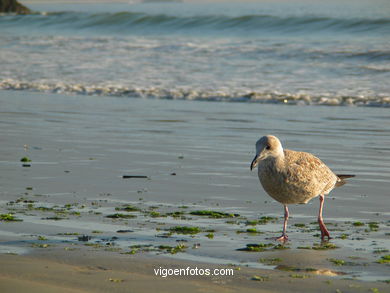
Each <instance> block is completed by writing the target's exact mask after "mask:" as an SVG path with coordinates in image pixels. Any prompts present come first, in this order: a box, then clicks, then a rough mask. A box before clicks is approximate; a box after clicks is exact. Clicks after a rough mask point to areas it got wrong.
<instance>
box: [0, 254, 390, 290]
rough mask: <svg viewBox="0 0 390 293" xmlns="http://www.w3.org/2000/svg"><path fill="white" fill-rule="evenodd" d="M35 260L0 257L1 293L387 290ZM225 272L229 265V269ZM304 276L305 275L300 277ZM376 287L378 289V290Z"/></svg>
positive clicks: (277, 274)
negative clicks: (159, 273) (167, 273)
mask: <svg viewBox="0 0 390 293" xmlns="http://www.w3.org/2000/svg"><path fill="white" fill-rule="evenodd" d="M45 252H46V253H44V254H42V253H40V254H39V255H36V256H33V257H31V256H29V257H27V256H16V255H4V254H3V255H1V256H0V260H1V263H2V266H1V268H0V290H1V292H4V293H8V292H26V291H28V292H32V293H34V292H54V291H55V292H61V293H62V292H64V293H65V292H133V291H135V292H155V291H158V292H182V291H183V290H184V289H185V290H186V292H239V291H240V292H243V291H245V292H302V288H305V292H338V291H337V290H339V291H341V292H386V290H388V285H387V284H384V283H380V282H361V281H355V280H340V279H335V278H332V277H326V276H325V277H324V276H316V275H315V274H313V273H305V274H302V273H291V272H281V271H270V270H259V269H250V268H245V267H243V268H240V269H238V268H235V269H234V276H223V277H217V276H208V277H205V276H203V277H199V276H198V277H196V276H186V277H184V276H183V277H181V276H175V277H167V278H162V277H160V276H155V275H154V269H155V268H158V267H159V266H164V267H169V268H186V267H187V266H190V267H191V268H195V267H197V268H221V266H215V265H214V266H212V265H210V264H204V263H197V262H179V261H175V260H172V259H166V258H161V257H154V258H151V257H147V256H140V255H136V256H127V257H122V256H118V255H107V253H101V252H91V251H89V252H86V251H83V252H82V253H80V252H78V253H72V254H68V253H66V254H65V253H63V252H61V251H45ZM225 268H226V266H225ZM301 276H302V277H301ZM374 288H376V289H377V290H378V291H373V290H375V289H374Z"/></svg>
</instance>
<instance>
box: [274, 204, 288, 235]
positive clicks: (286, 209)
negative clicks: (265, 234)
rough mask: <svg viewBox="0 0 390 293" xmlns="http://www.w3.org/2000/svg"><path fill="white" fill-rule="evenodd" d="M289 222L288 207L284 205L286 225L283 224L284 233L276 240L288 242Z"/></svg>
mask: <svg viewBox="0 0 390 293" xmlns="http://www.w3.org/2000/svg"><path fill="white" fill-rule="evenodd" d="M287 220H288V207H287V205H284V223H283V233H282V235H281V236H280V237H278V238H276V240H278V241H282V242H286V241H287V240H288V236H287V233H286V230H287Z"/></svg>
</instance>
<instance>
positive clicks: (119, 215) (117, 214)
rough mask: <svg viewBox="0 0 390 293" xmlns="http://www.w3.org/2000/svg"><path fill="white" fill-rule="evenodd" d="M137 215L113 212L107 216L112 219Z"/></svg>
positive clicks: (129, 217) (130, 217)
mask: <svg viewBox="0 0 390 293" xmlns="http://www.w3.org/2000/svg"><path fill="white" fill-rule="evenodd" d="M136 217H137V216H135V215H131V214H130V215H125V214H119V213H116V214H111V215H107V216H106V218H110V219H132V218H136Z"/></svg>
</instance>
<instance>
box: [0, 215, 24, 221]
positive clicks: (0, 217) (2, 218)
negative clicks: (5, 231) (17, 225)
mask: <svg viewBox="0 0 390 293" xmlns="http://www.w3.org/2000/svg"><path fill="white" fill-rule="evenodd" d="M0 221H4V222H21V221H23V220H22V219H18V218H15V216H14V215H13V214H0Z"/></svg>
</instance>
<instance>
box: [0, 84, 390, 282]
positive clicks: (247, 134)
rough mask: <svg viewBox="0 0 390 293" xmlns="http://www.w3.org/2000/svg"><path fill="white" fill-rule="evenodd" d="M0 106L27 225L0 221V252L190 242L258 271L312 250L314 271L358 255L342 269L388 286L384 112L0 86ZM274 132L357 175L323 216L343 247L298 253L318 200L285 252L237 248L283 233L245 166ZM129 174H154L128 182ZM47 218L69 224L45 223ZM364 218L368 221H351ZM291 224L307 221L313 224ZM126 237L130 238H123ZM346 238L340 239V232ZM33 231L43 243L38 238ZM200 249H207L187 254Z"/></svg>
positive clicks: (10, 207) (5, 187)
mask: <svg viewBox="0 0 390 293" xmlns="http://www.w3.org/2000/svg"><path fill="white" fill-rule="evenodd" d="M0 109H1V113H0V131H1V133H2V143H1V148H0V152H1V153H0V158H1V159H0V165H1V173H0V186H1V191H0V193H1V198H2V201H1V203H0V213H1V214H4V213H8V212H14V213H15V216H16V217H17V218H20V219H23V220H24V221H23V222H1V225H0V230H1V232H0V234H1V238H2V245H5V246H7V247H6V250H7V251H12V250H10V247H12V246H14V247H16V248H18V250H17V251H15V252H18V253H20V251H22V250H20V249H22V248H30V249H33V248H31V245H34V243H35V244H36V243H49V244H52V245H59V246H61V245H65V246H69V245H74V244H76V247H77V245H82V242H80V241H78V240H77V237H78V236H72V235H70V236H66V235H58V233H79V234H80V235H82V234H88V235H92V236H93V239H92V240H91V241H90V243H93V244H99V245H101V246H103V248H104V247H106V245H107V244H106V243H111V242H112V243H113V244H112V246H111V244H110V246H109V247H110V248H115V249H117V248H118V249H122V251H128V250H129V246H130V245H136V244H147V245H152V246H158V245H171V246H175V245H177V243H179V242H182V243H184V244H186V245H187V246H188V247H189V248H188V249H187V250H186V252H184V253H179V254H178V257H180V258H186V259H197V258H199V259H203V260H206V259H207V260H208V261H210V262H220V263H237V264H239V263H244V264H248V265H250V266H254V263H256V264H257V265H258V266H259V267H263V266H264V264H261V263H258V259H259V257H266V258H267V257H282V258H285V256H286V253H289V252H292V253H293V254H298V255H299V253H305V255H311V256H310V257H309V258H308V261H309V263H310V266H312V267H313V266H314V267H316V268H327V267H329V266H330V264H329V262H328V261H327V259H328V258H332V257H336V258H344V259H346V258H347V257H354V256H359V257H362V259H360V260H359V261H352V262H355V263H357V264H354V265H349V266H348V265H347V266H344V267H342V268H338V269H341V270H342V271H344V272H346V273H348V274H349V276H353V277H356V278H360V279H365V280H373V279H375V280H376V279H384V278H386V265H384V264H382V265H381V264H377V263H375V261H376V260H378V259H379V258H380V256H381V255H383V253H382V254H380V253H379V254H378V253H375V251H376V250H378V249H382V250H383V249H389V247H390V242H389V241H390V239H389V236H388V233H389V224H390V222H389V221H390V215H389V213H388V202H389V200H388V190H389V179H390V178H389V177H390V175H389V174H390V172H389V171H390V162H389V161H388V160H387V157H388V154H389V152H390V149H389V148H388V147H387V146H388V145H389V142H390V141H389V133H390V129H389V128H390V123H389V118H390V116H389V115H388V113H387V110H386V109H384V108H359V107H337V108H329V107H318V106H312V107H308V106H303V107H299V106H283V105H263V104H255V105H253V104H246V103H234V104H233V103H220V102H198V101H167V100H150V99H123V98H115V97H88V96H66V95H59V94H56V95H53V94H38V93H28V94H26V92H17V91H0ZM269 133H272V134H274V135H277V136H278V137H280V138H281V141H282V143H283V144H284V146H285V147H286V148H291V149H296V150H302V151H310V152H312V153H314V154H316V155H317V156H319V157H320V158H321V159H322V160H323V161H324V162H325V163H327V164H328V165H329V166H330V167H331V168H332V169H333V170H334V171H335V172H336V173H347V174H350V173H352V174H356V176H357V177H356V178H353V179H350V180H349V183H348V184H347V185H345V186H344V187H342V188H339V189H336V190H335V191H333V192H332V193H331V194H330V196H329V198H328V199H326V201H325V212H324V217H325V222H326V223H329V224H328V227H329V229H330V231H331V234H332V235H333V236H334V237H335V239H333V240H332V241H331V243H334V244H336V245H337V246H339V247H340V248H339V249H336V250H334V251H333V250H332V251H324V252H318V251H316V250H308V251H306V250H304V251H301V250H300V249H298V247H300V246H303V247H307V246H309V247H311V246H312V245H314V244H315V243H319V238H318V237H316V236H315V235H316V234H318V230H316V229H317V224H316V223H315V221H316V213H317V209H318V201H317V200H315V199H314V200H312V201H311V202H310V203H309V204H308V205H297V206H291V207H290V212H291V215H292V218H291V220H290V223H289V228H288V231H289V236H290V239H291V241H290V243H289V244H288V246H289V247H290V249H289V250H286V251H284V250H282V251H279V250H272V251H269V252H263V253H248V252H243V251H237V250H236V249H239V248H243V247H245V246H246V245H247V244H248V243H259V242H261V243H273V244H275V243H274V241H273V240H272V239H270V238H272V237H275V236H278V234H279V233H280V231H281V225H282V218H281V217H282V206H281V205H280V204H278V203H276V202H275V201H273V200H272V199H271V198H269V197H268V196H267V195H266V194H265V193H264V191H263V190H262V189H261V187H260V185H259V182H258V179H257V174H256V172H250V170H249V164H250V162H251V160H252V158H253V156H254V143H255V141H256V140H257V139H258V138H259V137H260V136H261V135H264V134H269ZM24 145H26V147H24ZM23 156H28V157H30V158H31V159H32V163H31V165H32V166H31V167H30V168H23V167H22V165H21V163H20V162H19V160H20V158H21V157H23ZM172 173H175V174H176V175H172ZM123 175H146V176H148V177H149V179H123V178H122V176H123ZM17 199H19V202H15V201H16V200H17ZM29 201H31V202H29ZM11 202H14V203H11ZM29 203H30V204H31V206H30V207H29V206H28V205H29ZM66 204H69V206H65V205H66ZM124 204H132V205H134V206H136V207H138V208H140V211H139V212H134V214H135V215H136V218H134V219H127V220H120V219H119V220H112V219H109V218H106V217H105V216H106V215H109V214H113V213H117V212H118V211H115V208H116V207H121V206H123V205H124ZM183 205H184V206H186V207H182V206H183ZM39 207H47V208H52V210H48V211H44V210H42V209H39ZM55 210H62V212H57V213H56V212H55ZM64 210H65V211H64ZM151 210H155V211H157V212H159V213H160V214H161V215H164V214H165V213H167V212H175V211H182V212H183V213H184V214H183V216H184V218H182V219H181V218H180V217H179V218H174V217H172V216H167V217H152V216H151V214H150V213H149V212H150V211H151ZM193 210H217V211H223V212H228V213H238V214H240V215H241V217H239V218H231V219H230V218H228V219H209V218H207V217H206V218H205V217H199V216H193V215H190V214H189V213H190V211H193ZM53 216H59V217H60V218H64V219H62V220H61V219H59V220H51V219H50V217H53ZM261 216H274V217H278V218H277V219H276V220H275V221H274V222H269V223H267V224H265V225H256V226H255V227H254V228H256V229H257V230H258V231H260V232H262V233H264V234H250V233H240V234H237V231H245V230H246V229H248V228H253V227H252V226H247V225H246V224H245V223H246V221H247V220H255V219H258V218H259V217H261ZM47 218H49V219H47ZM227 220H232V221H233V223H227V222H226V221H227ZM358 221H359V222H362V223H363V226H354V225H352V223H354V222H358ZM312 222H314V224H311V223H312ZM369 222H375V223H377V224H378V230H377V231H375V229H374V230H371V228H369V227H370V226H369V224H368V223H369ZM294 224H305V228H299V227H296V226H294ZM172 226H199V227H200V228H201V229H203V231H205V230H209V229H212V230H215V232H213V233H214V238H213V239H208V238H207V237H206V236H205V235H206V234H207V232H201V233H199V234H196V235H194V236H193V237H192V236H189V235H180V234H175V233H174V234H172V235H170V237H168V238H166V237H165V236H164V233H166V232H167V230H169V228H170V227H172ZM123 229H124V230H125V229H130V230H132V231H133V232H129V233H125V234H120V233H117V232H116V231H118V230H123ZM94 230H97V231H99V233H93V231H94ZM343 234H346V235H347V236H345V239H342V238H340V237H341V236H342V235H343ZM39 235H41V236H45V237H46V238H47V240H46V241H39V240H37V238H38V236H39ZM159 236H164V237H163V238H162V237H159ZM112 237H117V238H112ZM178 241H179V242H178ZM197 243H200V247H199V248H198V249H192V248H191V247H192V246H193V245H194V244H197ZM34 249H38V248H34ZM39 249H41V248H39ZM3 250H4V249H3ZM308 252H310V253H308ZM346 260H347V259H346Z"/></svg>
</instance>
